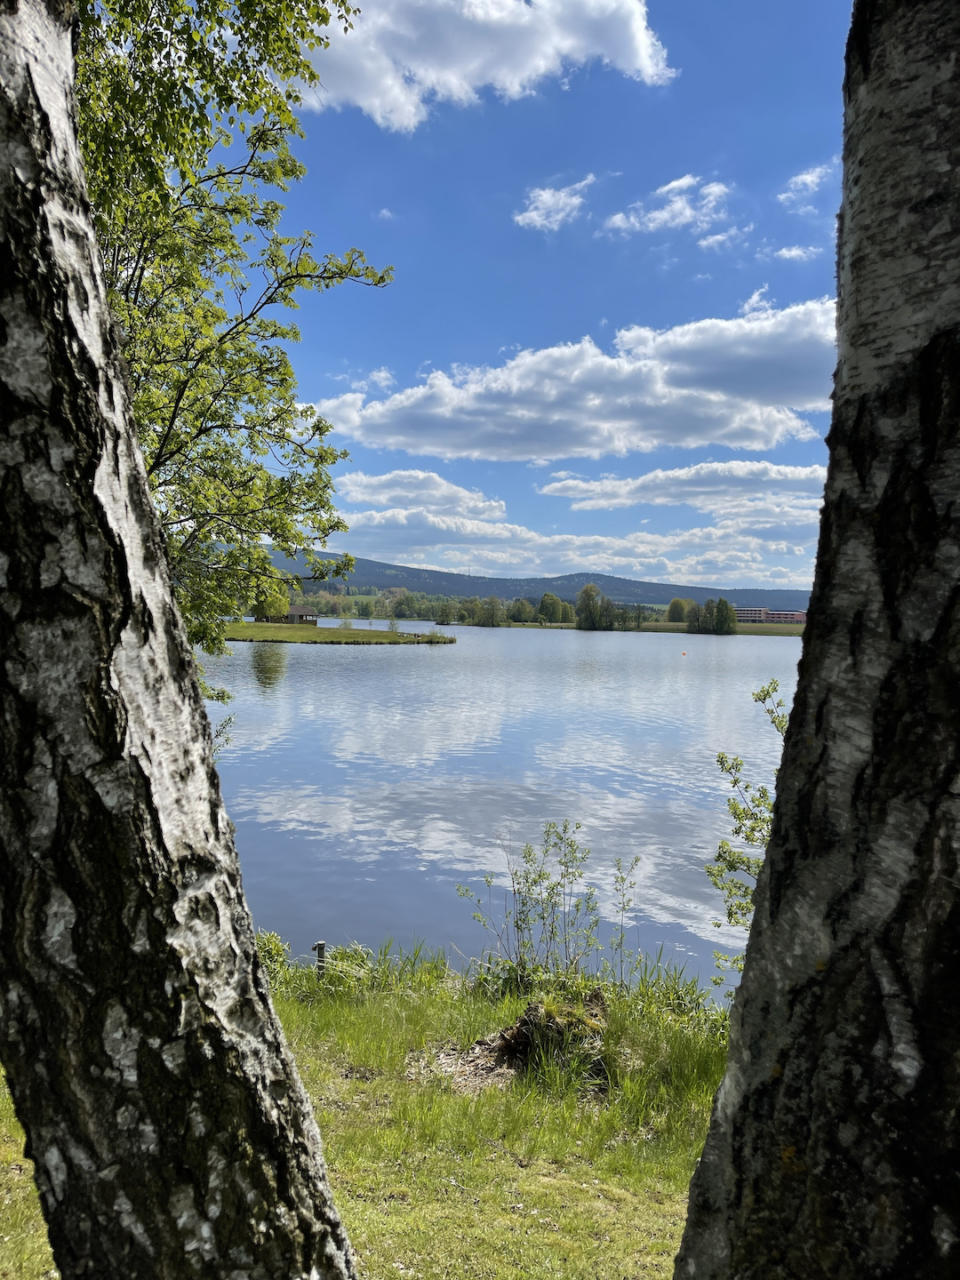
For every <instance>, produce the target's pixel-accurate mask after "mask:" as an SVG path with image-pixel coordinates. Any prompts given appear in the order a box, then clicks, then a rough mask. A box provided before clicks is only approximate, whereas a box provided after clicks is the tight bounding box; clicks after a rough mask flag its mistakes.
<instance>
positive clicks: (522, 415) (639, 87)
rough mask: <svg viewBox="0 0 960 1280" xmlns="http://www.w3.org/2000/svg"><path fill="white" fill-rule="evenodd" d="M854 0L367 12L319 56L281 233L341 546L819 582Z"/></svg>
mask: <svg viewBox="0 0 960 1280" xmlns="http://www.w3.org/2000/svg"><path fill="white" fill-rule="evenodd" d="M848 20H849V7H848V6H847V5H845V4H843V3H838V2H837V0H806V3H805V4H803V5H787V4H779V3H772V4H771V3H770V0H669V3H668V2H667V0H649V3H648V4H647V5H646V7H645V6H644V4H643V3H641V2H640V0H577V3H576V4H574V3H573V2H572V0H530V2H528V3H524V0H390V3H389V4H385V3H383V0H379V2H378V0H370V3H369V5H368V6H365V7H364V10H363V12H362V14H361V15H360V17H359V18H358V19H357V21H356V25H355V29H354V30H353V31H352V32H351V33H349V34H348V35H345V36H344V35H342V34H340V33H339V32H338V33H333V34H332V39H331V46H330V48H329V49H327V50H324V51H322V52H320V53H318V54H317V67H318V70H319V73H320V79H321V82H322V87H321V89H320V90H318V92H317V93H316V94H315V95H313V96H312V97H311V101H310V103H309V105H308V109H307V110H306V111H305V112H304V114H303V127H304V129H305V133H306V137H305V138H304V140H303V141H302V143H301V144H300V147H299V154H300V156H301V158H302V159H303V160H304V162H305V163H306V165H307V169H308V173H307V177H306V179H305V180H304V182H303V183H301V184H300V185H299V187H298V188H297V189H296V190H295V191H292V192H291V193H290V194H289V198H288V200H287V208H288V214H287V226H288V227H289V228H290V229H291V230H301V229H305V228H308V229H310V230H311V231H312V232H314V234H315V237H316V241H315V242H316V247H317V248H318V249H319V250H321V251H338V252H339V251H342V250H344V249H345V248H347V247H349V246H351V245H356V246H357V247H359V248H361V249H363V250H364V252H365V253H366V255H367V257H368V259H369V260H370V261H371V262H373V263H375V264H376V265H378V266H383V265H386V264H391V265H392V266H393V267H394V270H395V282H394V283H393V284H392V285H391V286H389V288H387V289H385V290H370V289H364V288H360V287H343V288H340V289H338V290H335V291H333V292H331V293H328V294H325V295H322V296H316V295H308V296H306V297H305V298H304V300H303V305H302V309H301V311H300V313H299V316H298V323H299V324H300V328H301V332H302V337H303V341H302V343H301V345H300V346H299V347H298V348H295V349H294V350H293V352H292V355H293V360H294V365H295V368H296V370H297V374H298V377H299V380H300V390H301V395H302V397H303V399H304V400H305V401H309V402H310V403H314V404H317V405H318V406H319V407H320V409H321V411H322V412H323V414H324V415H325V416H326V417H327V418H328V419H329V420H330V421H331V422H332V423H333V425H334V428H335V430H334V434H333V436H332V437H331V440H332V442H334V443H336V444H337V445H339V446H340V447H343V448H347V449H349V451H350V455H351V456H350V460H349V461H348V462H343V463H340V464H338V465H337V467H336V468H335V471H334V480H335V484H336V489H337V498H336V501H337V505H338V507H339V508H340V509H341V510H342V511H343V513H344V514H345V516H346V518H347V520H348V522H349V524H350V533H349V534H348V535H346V536H345V537H343V538H341V539H339V540H338V541H337V543H336V544H335V545H336V547H337V548H338V549H342V550H349V551H352V552H353V553H354V554H355V555H361V556H369V557H372V558H374V559H381V560H390V561H394V562H397V563H403V564H417V565H423V566H425V567H429V568H438V569H453V570H458V571H465V572H472V573H475V574H496V575H504V576H512V575H530V574H555V573H568V572H575V571H581V570H586V571H590V572H607V573H615V574H620V575H623V576H626V577H635V578H647V579H654V580H662V581H674V582H689V583H704V584H712V585H718V586H731V587H732V586H761V587H762V586H765V585H768V586H777V587H781V586H783V587H809V585H810V583H811V580H812V573H813V558H814V554H815V549H816V536H817V521H818V511H819V505H820V497H821V493H822V488H823V480H824V467H825V462H826V450H825V446H824V444H823V436H824V434H825V432H826V429H827V426H828V421H829V415H828V408H829V400H828V397H829V394H830V388H831V375H832V371H833V365H834V348H833V324H834V320H833V294H834V235H835V216H836V211H837V208H838V205H839V200H840V167H839V158H838V157H839V152H840V147H841V112H842V100H841V82H842V74H843V46H844V40H845V36H846V27H847V23H848Z"/></svg>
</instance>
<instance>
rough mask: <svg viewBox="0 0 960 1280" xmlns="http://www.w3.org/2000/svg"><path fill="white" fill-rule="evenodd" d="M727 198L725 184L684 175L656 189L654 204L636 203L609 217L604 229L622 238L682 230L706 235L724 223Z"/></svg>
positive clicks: (727, 188) (689, 174)
mask: <svg viewBox="0 0 960 1280" xmlns="http://www.w3.org/2000/svg"><path fill="white" fill-rule="evenodd" d="M729 194H730V188H729V187H728V186H727V184H726V183H724V182H703V181H702V179H700V178H697V177H695V176H694V175H693V174H692V173H687V174H684V176H683V177H682V178H675V179H674V180H673V182H668V183H666V185H665V186H662V187H658V188H657V189H656V191H654V193H653V197H654V198H653V200H650V201H647V203H643V202H642V201H638V202H637V203H635V204H632V205H630V206H629V207H628V208H627V209H626V210H625V211H622V212H620V213H614V214H611V215H610V216H609V217H608V218H606V219H605V221H604V223H603V229H604V231H607V232H609V233H611V234H618V235H623V236H627V235H633V234H635V233H636V232H654V231H668V230H675V229H677V228H682V227H686V228H688V229H689V230H691V231H694V232H703V231H707V230H708V229H709V228H710V227H712V226H714V225H715V224H716V223H718V222H724V221H726V219H727V217H728V214H727V209H726V204H725V201H726V198H727V196H728V195H729Z"/></svg>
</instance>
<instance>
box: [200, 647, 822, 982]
mask: <svg viewBox="0 0 960 1280" xmlns="http://www.w3.org/2000/svg"><path fill="white" fill-rule="evenodd" d="M355 625H357V626H358V627H359V626H362V625H365V624H355ZM428 626H429V624H426V623H418V624H410V625H409V629H420V630H423V629H426V628H428ZM447 630H448V631H451V632H452V633H453V634H454V635H456V638H457V643H456V644H455V645H442V646H441V645H434V646H426V645H423V646H416V647H414V646H412V645H411V646H407V645H404V646H360V645H342V646H341V645H336V646H333V645H317V646H313V645H296V644H282V645H276V644H235V645H234V651H233V653H232V654H230V655H228V656H225V657H222V658H217V659H209V660H207V661H206V662H205V666H206V672H207V678H208V679H209V680H210V681H211V682H212V683H216V684H223V685H225V686H227V687H228V688H229V689H230V690H231V692H232V693H233V701H232V702H231V704H230V705H229V707H228V708H227V709H226V713H229V714H232V715H233V716H234V723H233V725H232V728H231V730H230V732H231V741H230V745H229V746H228V747H227V749H226V750H225V751H223V753H222V755H221V757H220V760H219V767H220V776H221V781H222V785H223V791H224V797H225V800H226V804H227V808H228V811H229V813H230V816H231V817H232V819H233V821H234V823H235V824H236V828H237V844H238V848H239V851H240V861H241V866H242V869H243V875H244V885H245V888H246V892H247V898H248V901H249V903H250V906H251V909H252V911H253V914H254V918H255V920H256V923H257V925H258V927H260V928H264V929H272V930H276V931H277V932H278V933H280V934H281V935H282V936H283V937H284V938H285V939H287V940H288V941H289V942H290V943H291V945H292V948H293V951H294V954H299V955H305V954H308V953H309V949H310V946H311V944H312V943H313V942H314V941H315V940H316V939H318V938H324V939H326V941H327V942H328V943H346V942H350V941H352V940H354V939H356V940H358V941H360V942H362V943H364V944H365V945H368V946H371V947H373V948H376V947H378V946H379V945H380V944H381V943H382V942H383V941H384V940H386V939H387V938H392V939H394V940H395V942H396V943H398V944H401V945H403V946H408V945H410V944H411V943H412V942H413V941H415V940H418V939H419V940H423V941H424V942H425V943H426V944H427V945H428V946H430V947H445V948H447V949H448V953H450V954H455V952H454V948H456V949H458V950H459V951H461V952H462V953H464V955H466V956H470V955H476V954H477V953H478V952H479V951H480V950H481V949H482V948H483V946H484V942H485V936H484V934H483V931H482V930H481V928H480V926H479V925H477V924H476V923H475V922H474V921H473V920H472V919H471V911H470V904H469V903H468V902H465V901H463V900H462V899H460V898H458V896H457V893H456V885H457V884H458V883H464V882H467V883H474V884H476V886H477V887H478V889H481V888H482V877H483V876H484V875H485V874H486V873H493V875H494V876H495V877H496V878H497V881H498V882H499V883H504V882H505V878H506V858H507V854H508V853H509V852H510V851H512V852H513V853H514V854H517V853H519V850H520V849H521V848H522V846H523V844H524V842H525V841H531V842H533V843H537V842H538V841H539V839H540V836H541V834H542V830H543V825H544V823H545V822H547V821H550V820H554V821H560V820H562V819H563V818H570V819H571V820H576V821H579V822H580V823H581V824H582V830H581V832H580V838H581V840H582V842H583V843H585V844H586V845H588V846H589V847H590V849H591V851H592V853H591V858H590V862H589V879H590V880H591V882H592V883H593V884H595V885H596V886H597V889H598V890H599V895H600V903H601V907H602V909H603V911H604V914H605V916H606V917H607V918H612V917H613V915H614V914H615V913H614V909H613V888H612V878H613V862H614V859H615V858H617V857H618V856H619V857H622V858H623V859H624V860H625V861H627V860H629V859H630V858H632V857H634V856H635V855H636V856H637V857H639V859H640V862H639V866H638V868H637V871H636V880H637V886H636V889H635V890H634V891H633V896H634V898H635V903H636V905H635V908H634V910H633V912H632V929H631V936H630V943H631V945H632V946H637V945H639V946H640V947H641V948H642V949H644V950H647V951H649V952H656V950H657V949H658V947H660V946H661V945H663V948H664V955H665V956H667V957H669V958H672V959H676V960H678V961H681V962H682V963H684V964H685V965H686V967H687V969H688V971H689V972H691V973H698V974H700V975H701V976H702V977H703V978H704V979H705V980H706V979H707V978H708V977H709V975H710V974H711V972H712V971H713V950H714V949H715V948H717V947H721V948H724V947H726V948H728V949H729V948H730V947H735V946H737V945H739V943H740V940H739V938H738V937H737V935H736V934H735V933H734V932H732V931H730V930H728V929H726V928H724V929H723V930H718V929H716V928H714V927H713V924H712V921H713V920H715V919H717V918H718V917H719V916H720V914H721V904H720V901H719V896H718V895H717V894H716V893H715V891H714V890H713V888H712V886H711V885H710V883H709V881H708V880H707V877H706V875H705V874H704V871H703V866H704V864H705V863H706V862H707V861H708V860H709V859H710V858H711V856H712V855H713V852H714V851H715V849H716V845H717V841H718V840H719V839H721V838H722V837H723V836H726V835H728V834H729V827H730V821H729V816H728V814H727V811H726V800H727V797H728V796H729V794H730V788H729V783H728V782H727V781H726V780H725V779H724V777H723V776H722V775H721V773H720V771H719V770H718V769H717V767H716V763H715V760H716V754H717V752H718V751H727V752H729V753H732V754H738V755H741V756H743V758H744V760H745V761H746V763H747V772H746V776H747V777H748V778H750V779H751V780H753V781H755V782H758V783H759V782H768V783H769V782H772V778H773V773H774V770H775V769H776V766H777V763H778V760H779V752H780V740H779V737H778V736H777V734H776V732H775V731H774V730H773V728H772V727H771V726H770V725H769V724H768V722H767V720H766V717H765V716H764V714H763V711H762V709H761V708H760V707H759V706H757V705H756V704H755V703H754V702H753V701H752V699H751V697H750V694H751V692H752V690H754V689H756V688H758V687H759V686H760V685H761V684H764V683H765V682H766V681H767V680H769V679H770V678H771V677H773V676H775V677H776V678H777V679H778V680H779V681H780V688H781V695H782V696H783V697H784V698H785V699H786V701H787V705H788V706H789V704H790V701H791V699H792V697H793V692H794V688H795V684H796V665H797V661H798V659H799V656H800V640H799V639H797V638H790V637H766V636H736V637H718V636H687V635H671V634H646V633H631V632H627V633H620V632H609V633H588V632H579V631H541V630H532V629H531V630H520V629H481V628H474V627H470V628H468V627H454V628H448V629H447ZM210 711H211V715H212V718H213V719H214V720H215V721H216V720H218V719H220V718H222V716H223V715H224V714H225V712H224V710H223V709H222V708H220V707H219V706H211V707H210ZM499 898H500V901H501V904H502V894H501V895H499Z"/></svg>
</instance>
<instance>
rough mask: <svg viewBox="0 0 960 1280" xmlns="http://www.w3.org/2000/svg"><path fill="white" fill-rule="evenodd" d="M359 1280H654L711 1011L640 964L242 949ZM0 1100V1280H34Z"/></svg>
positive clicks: (21, 1165)
mask: <svg viewBox="0 0 960 1280" xmlns="http://www.w3.org/2000/svg"><path fill="white" fill-rule="evenodd" d="M261 954H262V955H263V957H264V960H265V963H266V965H267V968H268V972H269V973H270V974H271V982H272V985H273V987H274V995H275V1001H276V1005H277V1009H278V1012H279V1014H280V1017H281V1019H282V1021H283V1024H284V1027H285V1029H286V1032H287V1036H288V1039H289V1041H290V1043H291V1046H292V1048H293V1051H294V1053H295V1055H296V1057H297V1060H298V1063H299V1066H300V1070H301V1073H302V1075H303V1078H304V1082H305V1084H306V1086H307V1089H308V1091H309V1093H310V1096H311V1098H312V1100H313V1103H314V1106H315V1107H316V1111H317V1117H318V1120H319V1123H320V1129H321V1132H322V1133H323V1135H324V1142H325V1146H326V1153H327V1159H328V1162H329V1165H330V1170H331V1180H332V1183H333V1189H334V1195H335V1197H336V1200H337V1203H338V1205H339V1207H340V1210H341V1212H342V1214H343V1217H344V1220H345V1222H346V1224H347V1228H348V1230H349V1232H350V1235H351V1238H352V1239H353V1242H354V1245H355V1247H356V1249H357V1251H358V1255H359V1259H360V1270H361V1274H362V1276H363V1277H364V1278H365V1280H387V1278H388V1277H389V1278H390V1280H395V1277H396V1276H398V1275H400V1276H404V1275H405V1276H411V1277H416V1278H417V1280H441V1277H443V1278H451V1277H457V1280H508V1278H509V1280H516V1277H518V1276H523V1277H529V1278H530V1280H547V1278H548V1277H550V1278H552V1280H557V1278H559V1277H563V1278H565V1280H623V1278H624V1277H629V1280H641V1277H642V1278H644V1280H646V1278H648V1277H650V1278H652V1277H667V1276H670V1275H671V1274H672V1267H673V1262H672V1260H673V1256H674V1253H675V1251H676V1248H677V1245H678V1242H679V1238H680V1232H681V1230H682V1225H683V1218H684V1210H685V1202H686V1185H687V1181H688V1179H689V1177H690V1173H691V1171H692V1169H693V1165H694V1162H695V1160H696V1158H697V1155H698V1154H699V1150H700V1146H701V1143H702V1141H703V1136H704V1133H705V1130H706V1123H707V1119H708V1114H709V1107H710V1100H711V1097H712V1094H713V1091H714V1089H715V1087H716V1085H717V1083H718V1081H719V1078H720V1074H721V1071H722V1067H723V1058H724V1042H725V1021H724V1015H723V1014H721V1013H719V1012H718V1011H717V1010H715V1009H714V1008H713V1007H712V1006H710V1005H709V1004H707V1003H706V1002H705V1001H704V998H703V995H702V993H699V992H698V991H697V989H696V986H695V984H692V983H689V982H685V981H684V980H683V978H682V976H680V975H678V974H676V972H672V971H669V970H663V969H660V968H658V967H657V966H648V967H647V968H646V970H644V971H641V972H640V973H639V974H638V975H637V978H636V981H635V984H634V986H633V987H632V989H631V990H630V991H624V990H622V989H621V988H619V987H618V986H616V984H613V983H606V984H603V985H601V986H599V987H598V986H596V985H595V984H594V985H591V984H590V983H589V982H579V983H577V982H573V983H571V982H570V981H569V980H568V981H567V982H566V983H564V984H562V985H561V986H554V987H552V988H551V986H550V984H549V983H548V984H547V988H546V989H544V988H543V987H542V986H541V988H540V989H539V990H537V991H533V992H527V993H525V994H517V993H515V992H512V991H511V990H510V984H509V983H504V982H503V981H501V979H502V978H503V973H502V971H501V972H500V973H498V971H497V970H496V969H493V970H489V969H488V970H485V971H483V972H479V971H475V973H474V975H473V978H472V979H471V978H470V977H469V976H468V977H467V978H464V977H462V976H461V975H458V974H456V973H454V972H452V971H451V970H450V969H448V967H447V966H446V964H445V962H444V961H443V959H442V957H423V956H399V955H393V954H391V953H390V952H389V950H386V949H385V950H384V951H382V952H381V953H380V955H379V956H374V955H372V954H371V953H370V952H368V951H365V950H363V949H361V948H359V947H352V948H349V949H335V950H334V951H333V952H332V954H331V956H330V957H329V959H328V962H327V967H326V969H325V972H324V974H323V975H322V976H318V975H317V974H316V972H315V970H314V969H313V967H312V966H307V967H298V966H291V965H290V964H289V962H288V960H287V958H286V956H285V954H284V950H283V947H282V944H281V943H280V941H279V939H277V938H276V937H275V935H267V936H266V938H263V939H262V940H261ZM20 1142H21V1138H20V1134H19V1131H18V1129H17V1126H16V1122H15V1121H14V1120H13V1117H12V1111H11V1108H10V1104H9V1099H7V1098H4V1099H3V1100H0V1158H2V1170H0V1210H2V1223H3V1226H2V1228H0V1276H10V1277H14V1276H16V1277H20V1278H22V1280H40V1278H41V1277H49V1276H51V1275H55V1274H56V1273H55V1272H52V1271H51V1266H52V1264H51V1261H50V1257H49V1253H48V1252H47V1249H46V1242H45V1237H44V1234H43V1228H42V1224H41V1222H40V1217H39V1211H38V1208H37V1204H36V1197H35V1194H34V1192H33V1189H32V1181H31V1178H30V1174H29V1169H28V1168H27V1162H26V1161H25V1160H24V1158H23V1156H22V1154H21V1151H22V1147H21V1146H20Z"/></svg>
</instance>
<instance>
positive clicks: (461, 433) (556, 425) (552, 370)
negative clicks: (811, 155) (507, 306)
mask: <svg viewBox="0 0 960 1280" xmlns="http://www.w3.org/2000/svg"><path fill="white" fill-rule="evenodd" d="M834 363H835V351H834V303H833V300H832V299H829V298H821V299H818V300H815V301H810V302H803V303H797V304H795V305H794V306H790V307H785V308H783V309H782V310H775V309H774V308H773V307H772V306H758V307H757V309H755V310H751V311H748V312H747V313H746V314H743V315H740V316H736V317H734V318H732V319H706V320H698V321H695V322H692V323H690V324H686V325H678V326H676V327H674V328H672V329H666V330H656V329H650V328H646V327H644V326H641V325H636V326H632V327H630V328H626V329H621V330H619V332H618V333H617V334H616V335H615V338H614V341H613V346H612V350H610V351H605V350H603V349H601V348H600V347H599V346H598V345H597V344H596V343H595V342H594V341H593V339H592V338H589V337H585V338H581V339H580V341H579V342H569V343H562V344H559V345H557V346H553V347H545V348H541V349H540V350H527V351H521V352H519V353H517V354H516V355H515V356H512V357H511V358H510V359H509V360H507V361H505V363H503V364H501V365H498V366H494V367H488V366H458V367H456V368H454V369H452V370H450V371H449V372H446V371H443V370H433V371H432V372H430V373H429V374H428V376H427V377H426V379H425V380H424V381H423V382H421V383H419V384H417V385H415V386H409V387H403V388H401V389H399V390H397V391H395V392H394V393H393V394H392V395H389V396H387V397H385V398H383V399H371V398H369V397H368V395H367V394H366V392H364V391H362V390H355V391H351V392H348V393H347V394H344V395H340V396H336V397H334V398H332V399H328V400H322V401H320V402H318V404H317V408H318V409H319V411H320V413H321V414H322V415H323V417H325V418H327V419H329V421H330V422H332V423H333V425H334V427H335V428H336V429H337V430H338V431H339V432H341V433H342V434H343V435H345V436H349V437H351V438H353V439H354V440H357V441H360V442H361V443H363V444H366V445H369V446H371V447H374V448H389V449H402V450H405V451H406V452H408V453H410V454H414V455H420V456H433V457H444V458H458V457H459V458H485V459H491V460H497V459H499V460H515V461H549V460H551V459H561V458H576V457H592V458H598V457H603V456H605V455H615V456H623V455H625V454H628V453H633V452H647V451H650V450H652V449H655V448H658V447H660V446H667V447H670V446H672V447H679V448H697V447H703V446H710V445H719V446H723V447H726V448H731V449H748V450H754V451H756V450H762V449H768V448H772V447H773V446H775V445H777V444H780V443H782V442H784V441H786V440H788V439H791V438H793V439H812V438H813V437H814V436H815V435H816V432H815V431H814V430H813V428H812V427H811V426H810V424H809V423H808V422H807V421H806V420H805V419H804V418H803V417H802V414H803V413H804V412H815V411H819V410H825V409H827V408H828V407H829V400H828V397H829V394H830V389H831V374H832V371H833V366H834Z"/></svg>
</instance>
